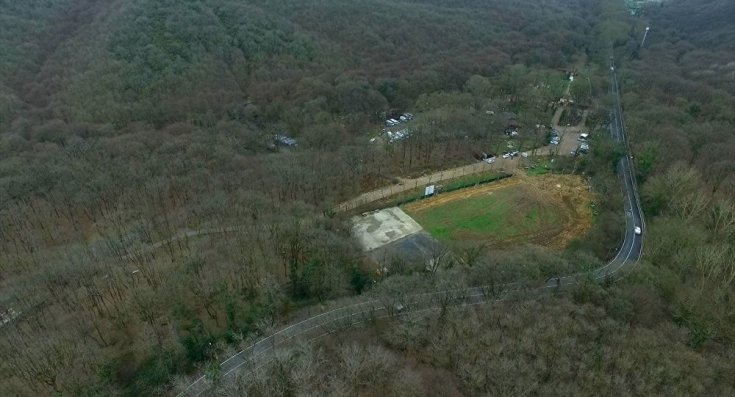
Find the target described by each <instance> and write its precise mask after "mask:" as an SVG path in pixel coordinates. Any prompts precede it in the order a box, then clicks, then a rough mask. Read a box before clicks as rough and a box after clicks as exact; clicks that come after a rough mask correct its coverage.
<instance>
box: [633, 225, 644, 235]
mask: <svg viewBox="0 0 735 397" xmlns="http://www.w3.org/2000/svg"><path fill="white" fill-rule="evenodd" d="M633 232H635V234H637V235H639V236H640V234H641V232H642V231H641V227H640V226H636V227H635V228H634V229H633Z"/></svg>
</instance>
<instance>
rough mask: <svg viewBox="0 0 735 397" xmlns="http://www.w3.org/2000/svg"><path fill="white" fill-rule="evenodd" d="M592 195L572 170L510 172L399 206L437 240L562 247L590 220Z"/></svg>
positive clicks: (583, 229) (588, 223) (588, 224)
mask: <svg viewBox="0 0 735 397" xmlns="http://www.w3.org/2000/svg"><path fill="white" fill-rule="evenodd" d="M592 199H593V196H592V193H591V192H590V190H589V187H588V186H587V185H586V184H585V183H584V181H583V179H582V178H581V177H578V176H572V175H553V174H547V175H542V176H536V177H526V176H523V175H516V176H514V177H512V178H509V179H505V180H503V181H500V182H498V183H493V184H489V185H483V186H479V187H476V188H468V189H464V190H459V191H456V192H452V193H446V194H441V195H439V196H437V197H434V198H430V199H427V200H423V201H420V202H416V203H411V204H408V205H406V206H405V207H404V210H405V211H406V212H407V213H408V214H409V215H411V216H412V217H413V218H414V219H415V220H416V221H417V222H418V223H419V224H421V225H422V226H423V227H424V229H425V230H427V231H428V232H429V233H430V234H431V235H432V236H434V237H436V238H437V239H439V240H443V241H448V242H452V241H466V240H474V241H478V242H479V243H484V244H487V245H489V246H491V247H502V246H506V245H509V244H512V243H517V242H532V243H535V244H540V245H545V246H548V247H552V248H563V247H565V246H566V245H567V244H569V242H570V241H571V240H572V239H574V238H575V237H577V236H579V235H581V234H582V233H584V232H586V231H587V230H589V228H590V227H591V225H592V213H591V210H590V202H591V201H592Z"/></svg>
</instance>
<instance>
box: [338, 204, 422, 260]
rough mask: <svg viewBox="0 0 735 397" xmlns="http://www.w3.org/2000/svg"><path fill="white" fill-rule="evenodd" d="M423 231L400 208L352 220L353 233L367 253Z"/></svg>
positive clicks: (356, 217)
mask: <svg viewBox="0 0 735 397" xmlns="http://www.w3.org/2000/svg"><path fill="white" fill-rule="evenodd" d="M421 230H422V227H421V225H419V224H418V223H416V221H414V220H413V219H412V218H411V217H410V216H408V215H407V214H406V213H405V212H403V211H402V210H401V209H400V208H398V207H392V208H386V209H384V210H380V211H376V212H371V213H367V214H362V215H359V216H355V217H353V218H352V233H353V234H354V236H355V237H356V238H357V240H358V241H359V242H360V245H361V246H362V249H363V250H365V251H372V250H374V249H376V248H380V247H382V246H384V245H386V244H390V243H392V242H394V241H396V240H400V239H402V238H403V237H406V236H409V235H411V234H414V233H418V232H420V231H421Z"/></svg>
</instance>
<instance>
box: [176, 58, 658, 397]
mask: <svg viewBox="0 0 735 397" xmlns="http://www.w3.org/2000/svg"><path fill="white" fill-rule="evenodd" d="M612 62H613V59H612V58H611V66H610V85H611V88H610V91H611V94H612V96H613V106H612V109H611V112H610V115H611V117H610V134H611V136H612V137H613V139H614V140H615V141H617V142H619V143H620V144H622V145H623V146H624V147H625V149H626V155H625V156H624V157H623V158H621V159H620V160H619V162H618V166H617V168H618V173H619V176H620V179H621V182H622V190H623V193H624V197H625V204H624V207H625V208H624V209H625V235H624V237H623V241H622V243H621V245H620V248H619V249H618V251H617V254H616V255H615V257H614V258H613V259H612V260H611V261H610V262H609V263H607V264H606V265H604V266H601V267H599V268H597V269H594V270H592V271H591V272H585V273H577V274H572V275H568V276H563V277H561V276H560V277H554V278H552V279H550V280H549V281H548V282H547V283H546V284H545V285H543V286H541V287H536V288H529V287H528V286H524V285H521V284H518V283H511V284H504V285H494V286H483V287H472V288H466V289H459V290H450V291H437V292H433V293H425V294H416V295H412V296H404V297H400V298H397V300H395V301H392V302H386V301H383V300H368V301H365V302H361V303H358V304H354V305H350V306H344V307H340V308H337V309H334V310H330V311H327V312H324V313H321V314H318V315H316V316H313V317H310V318H307V319H306V320H303V321H301V322H298V323H295V324H291V325H288V326H286V327H285V328H283V329H281V330H280V331H278V332H276V333H274V334H272V335H270V336H268V337H266V338H263V339H261V340H259V341H258V342H257V343H255V344H253V345H252V346H250V347H248V348H246V349H244V350H242V351H240V352H238V353H237V354H235V355H233V356H232V357H230V358H228V359H227V360H225V361H223V362H222V363H221V364H220V367H219V374H218V377H219V378H223V377H226V376H229V375H231V374H233V373H234V372H236V371H237V370H238V369H239V368H241V367H243V366H245V365H252V366H255V367H257V366H259V365H261V364H262V362H263V361H266V359H267V354H268V353H272V352H273V351H274V350H275V349H276V348H277V347H279V346H282V345H283V344H285V343H287V342H288V341H290V340H292V339H294V338H296V337H299V336H303V335H307V334H309V335H312V338H318V337H320V336H323V335H325V334H329V333H333V332H337V331H339V330H341V329H345V328H349V327H352V326H355V325H357V324H361V323H365V322H367V321H370V320H371V319H375V318H380V317H386V316H394V315H402V314H406V313H416V312H420V311H425V310H432V309H435V308H438V307H446V306H447V305H474V304H479V303H483V302H488V301H502V300H509V299H516V298H525V297H536V296H540V295H543V294H545V293H548V292H550V291H555V290H557V289H559V288H563V287H569V286H572V285H574V284H576V283H577V281H578V280H579V279H580V278H582V277H585V278H587V277H590V276H592V277H593V278H594V279H596V280H604V279H608V278H614V277H616V276H618V275H619V274H620V273H621V271H623V270H625V269H628V268H632V267H633V266H635V265H636V264H637V263H638V261H639V260H640V258H641V256H642V253H643V237H644V236H645V232H646V228H645V221H644V219H643V212H642V210H641V205H640V199H639V195H638V190H637V185H636V179H635V173H634V170H633V164H632V161H631V155H630V147H629V145H628V141H627V138H626V134H625V127H624V125H623V117H622V108H621V106H620V87H619V85H618V79H617V74H616V71H615V68H614V64H612ZM635 227H640V228H641V230H642V233H641V234H636V233H635V232H634V229H635ZM211 385H212V380H211V379H209V378H208V377H207V376H206V375H204V376H201V377H199V378H198V379H196V380H195V381H194V382H193V383H191V384H190V385H189V386H188V387H187V388H186V389H184V390H182V391H181V392H180V393H179V394H178V396H199V395H202V394H203V393H205V392H206V391H207V390H209V388H210V386H211Z"/></svg>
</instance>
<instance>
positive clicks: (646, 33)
mask: <svg viewBox="0 0 735 397" xmlns="http://www.w3.org/2000/svg"><path fill="white" fill-rule="evenodd" d="M650 29H651V28H650V27H648V26H646V31H645V32H644V33H643V40H642V41H641V48H643V44H644V43H645V42H646V36H648V31H649V30H650Z"/></svg>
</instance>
